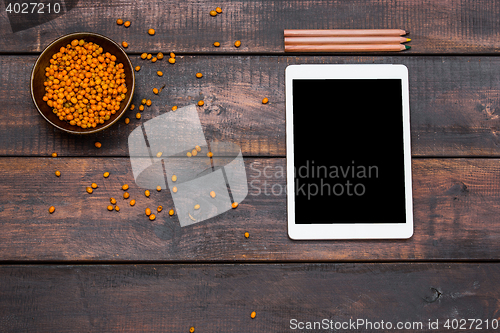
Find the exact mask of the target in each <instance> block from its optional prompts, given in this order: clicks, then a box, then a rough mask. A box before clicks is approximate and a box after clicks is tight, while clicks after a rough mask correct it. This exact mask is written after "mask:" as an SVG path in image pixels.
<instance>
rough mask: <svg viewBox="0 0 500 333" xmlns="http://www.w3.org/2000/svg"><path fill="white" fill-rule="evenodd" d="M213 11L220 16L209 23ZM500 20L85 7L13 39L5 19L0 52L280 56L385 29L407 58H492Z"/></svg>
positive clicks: (314, 7)
mask: <svg viewBox="0 0 500 333" xmlns="http://www.w3.org/2000/svg"><path fill="white" fill-rule="evenodd" d="M66 2H69V3H73V2H74V1H71V0H66ZM217 5H218V6H220V7H222V10H223V14H221V15H217V17H212V16H210V15H209V12H210V10H213V9H215V6H217ZM0 9H1V10H2V12H3V13H5V12H4V8H3V7H2V8H0ZM499 15H500V6H499V4H498V2H496V1H488V0H476V1H474V0H462V1H443V2H436V1H420V2H415V1H411V0H402V1H397V2H394V1H390V0H384V1H378V0H370V1H364V0H356V1H348V2H346V1H341V0H336V1H318V0H308V1H292V2H287V1H263V0H260V1H245V0H239V1H229V0H224V1H219V2H218V3H217V4H213V3H207V2H200V1H183V2H178V1H174V0H169V1H160V0H156V1H144V2H143V1H129V0H122V1H119V0H113V1H107V2H103V1H99V0H90V1H79V2H78V4H77V5H76V7H75V8H74V9H72V10H71V11H69V12H67V13H66V14H65V15H63V16H60V17H58V18H56V19H54V20H52V21H50V22H47V23H44V24H42V25H39V26H37V27H33V28H30V29H26V30H23V31H18V32H16V33H12V32H11V31H12V30H11V26H10V24H9V20H8V18H7V15H5V14H4V15H2V16H0V31H2V34H3V36H2V37H3V38H1V39H0V50H1V51H2V52H39V51H41V50H42V48H43V47H45V46H46V45H48V44H49V43H50V42H51V41H52V40H54V39H56V38H58V37H59V36H61V35H64V34H67V33H71V32H77V31H90V32H96V33H100V34H104V35H106V36H108V37H110V38H112V39H113V40H115V41H117V42H119V43H121V42H122V41H127V42H128V43H129V44H130V46H129V48H128V49H127V50H128V51H129V52H144V51H160V50H161V51H176V52H189V53H203V52H205V53H206V52H219V53H223V52H239V53H245V52H269V53H282V52H283V51H284V43H283V30H284V29H386V28H392V29H406V30H409V31H410V32H411V33H410V37H411V38H412V42H411V46H412V49H411V53H473V52H480V53H498V50H499V47H500V40H499V39H498V34H497V32H498V31H499V29H500V23H499V21H498V16H499ZM26 17H28V16H26ZM118 18H122V19H124V20H130V21H131V22H132V25H131V26H130V27H129V28H128V29H127V28H124V27H123V26H118V25H117V24H116V23H115V22H116V19H118ZM31 20H32V18H31ZM31 25H32V24H31V23H30V24H29V26H31ZM149 28H154V29H155V30H156V34H155V36H149V35H148V34H147V30H148V29H149ZM20 40H22V41H23V42H22V43H19V41H20ZM236 40H241V41H242V46H241V47H240V48H238V49H236V48H235V47H234V46H233V43H234V41H236ZM215 41H219V42H220V43H221V47H220V48H217V49H215V48H214V47H213V46H212V43H213V42H215Z"/></svg>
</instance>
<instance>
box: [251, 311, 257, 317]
mask: <svg viewBox="0 0 500 333" xmlns="http://www.w3.org/2000/svg"><path fill="white" fill-rule="evenodd" d="M256 315H257V314H256V313H255V311H253V312H252V313H251V314H250V317H251V318H252V319H254V318H255V316H256Z"/></svg>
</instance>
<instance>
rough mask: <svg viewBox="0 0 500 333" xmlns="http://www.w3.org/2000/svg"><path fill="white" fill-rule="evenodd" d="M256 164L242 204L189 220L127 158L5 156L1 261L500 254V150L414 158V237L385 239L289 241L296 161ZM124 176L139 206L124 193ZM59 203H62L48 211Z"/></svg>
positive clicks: (0, 173) (0, 186)
mask: <svg viewBox="0 0 500 333" xmlns="http://www.w3.org/2000/svg"><path fill="white" fill-rule="evenodd" d="M180 163H182V162H180ZM245 163H246V167H247V169H246V171H247V179H248V182H249V193H248V196H247V197H246V199H245V200H243V201H242V202H241V203H240V205H239V207H238V208H237V209H233V210H230V211H228V212H226V213H223V214H221V215H219V216H216V217H213V218H211V219H209V220H206V221H204V222H201V223H197V224H194V225H192V226H187V227H182V228H181V227H180V225H179V224H178V219H177V218H176V217H175V216H174V217H172V218H171V217H169V216H168V215H167V210H168V209H170V208H172V207H173V201H172V198H171V195H170V192H169V191H168V190H163V191H161V192H160V193H158V192H156V190H152V194H151V197H150V198H149V199H148V198H146V197H145V196H144V194H143V193H144V192H143V189H140V188H138V187H137V186H136V185H135V184H134V179H133V176H132V171H131V167H130V162H129V160H128V159H126V158H106V159H93V158H85V159H79V158H62V159H60V158H56V159H54V158H49V159H46V158H2V159H0V179H1V182H0V202H1V206H0V229H1V230H2V232H1V233H0V260H3V261H5V260H15V261H17V260H20V261H24V260H28V261H38V260H44V261H46V260H70V261H71V260H94V261H106V260H146V261H148V260H156V261H162V260H164V261H219V260H225V261H259V260H266V261H268V260H283V261H301V260H321V261H358V260H363V261H372V260H373V261H381V260H382V261H387V260H405V261H407V260H475V259H482V260H489V259H496V260H498V259H500V245H499V244H500V223H498V216H499V213H500V205H499V202H500V200H499V197H500V188H499V185H498V184H500V181H499V174H500V163H499V160H496V159H445V160H439V159H437V160H436V159H416V160H413V184H414V188H413V193H414V216H415V228H414V230H415V232H414V236H413V237H412V238H411V239H409V240H378V241H375V240H372V241H292V240H290V239H289V238H288V235H287V220H286V196H285V192H284V190H285V184H286V183H285V170H284V168H285V160H284V159H281V158H272V159H262V158H259V159H252V158H247V159H246V162H245ZM55 170H60V171H61V173H62V175H61V177H60V178H56V177H55V175H54V171H55ZM105 171H108V172H110V173H111V176H110V177H109V178H108V179H104V178H103V177H102V174H103V173H104V172H105ZM92 182H96V183H97V184H98V185H99V188H98V189H96V190H95V191H94V193H93V194H92V195H89V194H87V193H86V192H85V188H86V186H89V185H90V183H92ZM125 183H127V184H129V185H130V189H129V193H130V195H131V198H130V199H136V200H137V204H136V205H135V206H134V207H130V206H129V205H128V201H129V200H130V199H129V200H127V201H125V200H123V199H122V194H123V191H122V190H121V186H122V185H123V184H125ZM273 191H274V194H273ZM110 197H114V198H117V199H118V202H119V204H118V205H119V206H120V208H121V211H120V212H115V211H113V212H109V211H107V209H106V207H107V206H108V205H109V198H110ZM52 205H53V206H55V207H56V212H55V213H54V214H49V213H48V208H49V207H50V206H52ZM158 205H163V206H164V207H165V209H164V211H163V212H161V213H160V214H157V219H156V220H155V221H153V222H151V221H149V219H148V218H147V216H146V215H145V214H144V210H145V208H147V207H150V208H152V209H154V208H156V207H157V206H158ZM246 231H248V232H249V233H250V238H249V239H245V237H244V233H245V232H246Z"/></svg>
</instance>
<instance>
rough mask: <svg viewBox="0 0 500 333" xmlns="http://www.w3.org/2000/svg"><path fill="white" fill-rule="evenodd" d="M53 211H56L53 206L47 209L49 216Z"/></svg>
mask: <svg viewBox="0 0 500 333" xmlns="http://www.w3.org/2000/svg"><path fill="white" fill-rule="evenodd" d="M55 211H56V207H54V206H50V207H49V213H50V214H52V213H53V212H55Z"/></svg>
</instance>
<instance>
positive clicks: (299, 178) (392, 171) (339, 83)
mask: <svg viewBox="0 0 500 333" xmlns="http://www.w3.org/2000/svg"><path fill="white" fill-rule="evenodd" d="M292 93H293V126H294V128H293V132H294V164H295V184H294V185H295V187H294V189H295V223H296V224H333V223H406V216H405V179H404V168H405V167H404V150H403V146H404V145H403V116H402V114H403V110H402V87H401V80H400V79H326V80H320V79H313V80H310V79H294V80H293V83H292Z"/></svg>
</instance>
